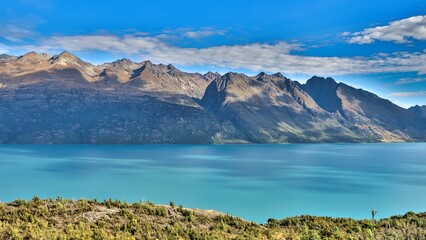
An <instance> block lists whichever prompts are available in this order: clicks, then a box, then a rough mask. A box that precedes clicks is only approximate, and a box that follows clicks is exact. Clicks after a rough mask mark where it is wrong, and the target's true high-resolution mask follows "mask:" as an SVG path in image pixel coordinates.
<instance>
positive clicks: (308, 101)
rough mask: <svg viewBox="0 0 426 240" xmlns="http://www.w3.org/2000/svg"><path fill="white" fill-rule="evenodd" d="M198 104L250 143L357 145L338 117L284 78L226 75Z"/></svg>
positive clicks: (263, 74)
mask: <svg viewBox="0 0 426 240" xmlns="http://www.w3.org/2000/svg"><path fill="white" fill-rule="evenodd" d="M201 104H202V105H203V106H205V107H206V108H207V109H209V110H210V111H212V112H213V113H215V114H217V115H219V116H220V118H221V119H230V120H231V121H232V122H233V123H234V125H235V127H236V128H237V129H239V130H240V131H241V132H243V133H245V134H246V135H247V137H248V139H250V141H252V142H353V141H361V139H359V138H358V137H357V136H356V135H355V134H354V133H353V132H351V131H350V130H349V129H348V128H347V127H346V126H344V124H342V123H341V122H343V121H344V119H343V118H342V117H341V116H340V115H339V114H337V113H328V112H326V111H324V110H323V109H321V108H320V107H319V106H318V105H317V104H316V103H315V101H313V99H312V98H311V97H310V96H309V95H307V94H306V93H305V92H304V91H302V90H301V89H300V88H299V87H298V84H297V83H295V82H293V81H291V80H289V79H287V78H284V77H279V76H278V77H277V76H274V75H267V74H265V73H261V74H259V75H257V76H255V77H253V78H251V77H248V76H245V75H243V74H236V73H228V74H225V75H224V76H223V77H222V78H221V79H220V80H219V81H215V82H212V83H211V84H210V85H209V87H208V88H207V90H206V94H205V96H204V98H203V99H202V100H201Z"/></svg>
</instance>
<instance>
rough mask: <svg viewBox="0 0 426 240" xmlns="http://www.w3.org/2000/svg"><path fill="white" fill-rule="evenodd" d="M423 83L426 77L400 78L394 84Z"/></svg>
mask: <svg viewBox="0 0 426 240" xmlns="http://www.w3.org/2000/svg"><path fill="white" fill-rule="evenodd" d="M425 81H426V77H417V78H401V79H399V80H398V81H397V82H396V84H408V83H418V82H425Z"/></svg>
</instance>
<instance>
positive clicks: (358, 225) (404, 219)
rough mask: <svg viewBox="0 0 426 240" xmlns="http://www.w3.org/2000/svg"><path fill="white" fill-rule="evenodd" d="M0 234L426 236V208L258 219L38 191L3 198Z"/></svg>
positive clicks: (71, 236)
mask: <svg viewBox="0 0 426 240" xmlns="http://www.w3.org/2000/svg"><path fill="white" fill-rule="evenodd" d="M0 239H426V213H418V214H416V213H413V212H408V213H406V214H405V215H403V216H392V217H390V218H386V219H382V220H377V221H374V220H353V219H350V218H330V217H313V216H300V217H290V218H285V219H282V220H275V219H269V220H268V222H267V223H265V224H257V223H253V222H248V221H245V220H243V219H240V218H238V217H233V216H230V215H227V214H223V213H219V212H216V211H212V210H199V209H187V208H183V207H182V206H175V205H174V204H173V203H172V202H171V203H170V206H164V205H155V204H153V203H150V202H144V203H132V204H128V203H123V202H120V201H115V200H106V201H103V202H98V201H96V200H84V199H81V200H65V199H62V198H59V197H58V198H57V199H46V200H42V199H39V198H38V197H34V198H33V199H32V200H30V201H25V200H15V201H13V202H10V203H0Z"/></svg>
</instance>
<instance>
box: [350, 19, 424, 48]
mask: <svg viewBox="0 0 426 240" xmlns="http://www.w3.org/2000/svg"><path fill="white" fill-rule="evenodd" d="M342 36H344V37H346V40H347V42H349V43H356V44H369V43H374V42H375V41H390V42H397V43H406V42H410V41H411V40H412V39H415V40H426V15H424V16H414V17H409V18H405V19H402V20H398V21H393V22H390V23H389V24H388V25H385V26H378V27H374V28H367V29H364V30H363V31H361V32H355V33H348V32H344V33H343V34H342Z"/></svg>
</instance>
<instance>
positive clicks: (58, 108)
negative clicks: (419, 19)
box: [0, 52, 426, 144]
mask: <svg viewBox="0 0 426 240" xmlns="http://www.w3.org/2000/svg"><path fill="white" fill-rule="evenodd" d="M0 103H1V104H0V143H5V144H8V143H17V144H33V143H36V144H52V143H55V144H62V143H65V144H75V143H77V144H82V143H83V144H92V143H93V144H115V143H117V144H128V143H131V144H133V143H136V144H140V143H197V144H200V143H202V144H209V143H305V142H413V141H426V118H425V117H424V114H423V113H422V112H423V110H422V109H421V108H420V107H419V108H415V109H414V108H413V109H410V110H408V109H404V108H401V107H399V106H397V105H395V104H393V103H392V102H390V101H389V100H386V99H382V98H380V97H378V96H377V95H375V94H373V93H370V92H367V91H365V90H362V89H355V88H353V87H351V86H348V85H346V84H344V83H338V82H336V81H335V80H334V79H332V78H323V77H312V78H311V79H309V80H308V81H307V82H306V83H305V84H301V83H299V82H297V81H293V80H291V79H289V78H286V77H285V76H283V75H282V74H281V73H279V72H278V73H275V74H267V73H264V72H262V73H259V74H258V75H256V76H247V75H245V74H241V73H232V72H230V73H227V74H224V75H223V76H222V75H221V74H219V73H213V72H208V73H206V74H200V73H187V72H183V71H180V70H179V69H177V68H175V67H174V66H173V65H170V64H169V65H164V64H153V63H152V62H150V61H143V62H139V63H136V62H133V61H130V60H128V59H122V60H117V61H115V62H112V63H105V64H102V65H98V66H95V65H92V64H90V63H88V62H84V61H82V60H81V59H80V58H78V57H77V56H74V55H72V54H71V53H68V52H63V53H61V54H58V55H54V56H50V55H48V54H44V53H41V54H39V53H34V52H31V53H28V54H25V55H23V56H20V57H13V56H2V57H1V61H0Z"/></svg>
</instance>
